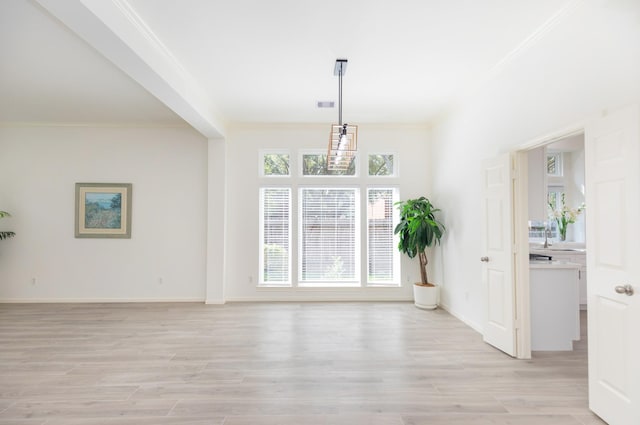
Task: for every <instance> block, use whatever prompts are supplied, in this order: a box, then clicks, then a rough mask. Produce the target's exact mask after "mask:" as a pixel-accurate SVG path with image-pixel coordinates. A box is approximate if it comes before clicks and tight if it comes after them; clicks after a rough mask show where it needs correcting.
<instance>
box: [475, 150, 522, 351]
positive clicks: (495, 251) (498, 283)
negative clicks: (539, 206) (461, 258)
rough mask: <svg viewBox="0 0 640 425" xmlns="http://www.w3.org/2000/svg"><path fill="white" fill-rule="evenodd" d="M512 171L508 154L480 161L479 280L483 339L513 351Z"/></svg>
mask: <svg viewBox="0 0 640 425" xmlns="http://www.w3.org/2000/svg"><path fill="white" fill-rule="evenodd" d="M512 175H513V171H512V166H511V156H510V154H504V155H501V156H499V157H497V158H493V159H491V160H488V161H485V162H484V164H483V175H482V179H483V185H484V196H483V205H482V212H483V214H482V216H483V221H482V228H483V238H482V244H483V247H482V256H481V258H480V261H482V282H483V284H484V287H485V293H486V295H487V322H486V324H485V327H484V340H485V342H487V343H489V344H491V345H493V346H494V347H496V348H498V349H500V350H502V351H504V352H505V353H507V354H509V355H511V356H515V355H516V344H515V342H516V338H515V282H514V277H513V260H514V257H513V179H512Z"/></svg>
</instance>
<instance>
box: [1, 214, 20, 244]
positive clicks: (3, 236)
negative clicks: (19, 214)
mask: <svg viewBox="0 0 640 425" xmlns="http://www.w3.org/2000/svg"><path fill="white" fill-rule="evenodd" d="M4 217H11V214H9V213H8V212H6V211H0V218H4ZM15 235H16V234H15V233H14V232H9V231H3V230H0V241H1V240H3V239H9V238H12V237H14V236H15Z"/></svg>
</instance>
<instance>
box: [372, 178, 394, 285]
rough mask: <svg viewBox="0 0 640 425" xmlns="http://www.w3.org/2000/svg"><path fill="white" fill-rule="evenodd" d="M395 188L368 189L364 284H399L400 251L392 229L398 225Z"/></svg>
mask: <svg viewBox="0 0 640 425" xmlns="http://www.w3.org/2000/svg"><path fill="white" fill-rule="evenodd" d="M397 201H398V190H397V189H394V188H370V189H367V283H368V284H369V285H399V284H400V276H399V271H400V253H399V251H398V249H397V247H396V239H395V237H394V235H393V230H394V228H395V226H396V224H397V220H396V217H397V214H395V209H394V203H395V202H397Z"/></svg>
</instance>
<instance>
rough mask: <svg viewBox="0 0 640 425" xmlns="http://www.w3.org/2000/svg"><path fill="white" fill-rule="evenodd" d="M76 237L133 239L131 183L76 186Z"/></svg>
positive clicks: (83, 184) (80, 184)
mask: <svg viewBox="0 0 640 425" xmlns="http://www.w3.org/2000/svg"><path fill="white" fill-rule="evenodd" d="M76 238H125V239H130V238H131V183H76Z"/></svg>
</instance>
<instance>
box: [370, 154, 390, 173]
mask: <svg viewBox="0 0 640 425" xmlns="http://www.w3.org/2000/svg"><path fill="white" fill-rule="evenodd" d="M369 175H370V176H392V175H393V155H383V154H372V155H369Z"/></svg>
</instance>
